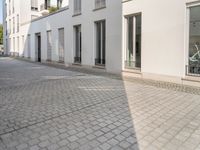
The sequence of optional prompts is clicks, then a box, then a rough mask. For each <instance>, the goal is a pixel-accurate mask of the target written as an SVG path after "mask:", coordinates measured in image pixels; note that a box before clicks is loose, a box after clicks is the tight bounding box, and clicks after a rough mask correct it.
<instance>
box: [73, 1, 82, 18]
mask: <svg viewBox="0 0 200 150" xmlns="http://www.w3.org/2000/svg"><path fill="white" fill-rule="evenodd" d="M80 13H81V0H74V14H75V15H77V14H80Z"/></svg>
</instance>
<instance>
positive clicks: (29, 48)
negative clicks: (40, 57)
mask: <svg viewBox="0 0 200 150" xmlns="http://www.w3.org/2000/svg"><path fill="white" fill-rule="evenodd" d="M27 44H28V46H27V48H28V52H27V57H28V58H30V57H31V35H30V34H28V43H27Z"/></svg>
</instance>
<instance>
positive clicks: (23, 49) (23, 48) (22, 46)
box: [21, 35, 25, 57]
mask: <svg viewBox="0 0 200 150" xmlns="http://www.w3.org/2000/svg"><path fill="white" fill-rule="evenodd" d="M21 44H22V45H21V49H22V57H24V51H25V45H24V44H25V41H24V35H22V43H21Z"/></svg>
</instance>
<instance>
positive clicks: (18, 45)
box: [17, 36, 19, 56]
mask: <svg viewBox="0 0 200 150" xmlns="http://www.w3.org/2000/svg"><path fill="white" fill-rule="evenodd" d="M17 56H19V36H18V37H17Z"/></svg>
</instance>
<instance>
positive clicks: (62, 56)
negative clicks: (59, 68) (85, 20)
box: [58, 28, 65, 63]
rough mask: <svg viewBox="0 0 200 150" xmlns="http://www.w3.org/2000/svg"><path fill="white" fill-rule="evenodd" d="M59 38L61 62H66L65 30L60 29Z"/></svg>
mask: <svg viewBox="0 0 200 150" xmlns="http://www.w3.org/2000/svg"><path fill="white" fill-rule="evenodd" d="M58 36H59V39H58V41H59V62H61V63H63V62H64V50H65V44H64V41H65V36H64V28H60V29H58Z"/></svg>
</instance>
